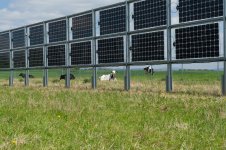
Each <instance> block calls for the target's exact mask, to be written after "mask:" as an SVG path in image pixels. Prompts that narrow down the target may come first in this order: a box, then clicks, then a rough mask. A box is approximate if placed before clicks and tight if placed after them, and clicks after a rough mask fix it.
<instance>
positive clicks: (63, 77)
mask: <svg viewBox="0 0 226 150" xmlns="http://www.w3.org/2000/svg"><path fill="white" fill-rule="evenodd" d="M66 78H67V75H66V74H63V75H61V76H60V80H65V79H66ZM74 79H75V76H74V75H73V74H70V80H74Z"/></svg>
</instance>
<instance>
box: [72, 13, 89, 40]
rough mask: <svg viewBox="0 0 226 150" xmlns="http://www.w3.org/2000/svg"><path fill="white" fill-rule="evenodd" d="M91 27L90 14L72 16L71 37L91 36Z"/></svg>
mask: <svg viewBox="0 0 226 150" xmlns="http://www.w3.org/2000/svg"><path fill="white" fill-rule="evenodd" d="M92 28H93V27H92V14H87V15H84V16H78V17H74V18H72V28H71V29H72V34H73V39H79V38H85V37H91V36H92V35H93V29H92Z"/></svg>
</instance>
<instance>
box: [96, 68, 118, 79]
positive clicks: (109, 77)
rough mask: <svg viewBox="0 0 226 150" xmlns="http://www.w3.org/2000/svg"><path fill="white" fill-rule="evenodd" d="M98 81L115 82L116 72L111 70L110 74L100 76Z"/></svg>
mask: <svg viewBox="0 0 226 150" xmlns="http://www.w3.org/2000/svg"><path fill="white" fill-rule="evenodd" d="M99 80H100V81H111V80H112V81H116V80H117V79H116V71H115V70H113V71H112V72H111V73H110V74H107V75H102V76H100V77H99Z"/></svg>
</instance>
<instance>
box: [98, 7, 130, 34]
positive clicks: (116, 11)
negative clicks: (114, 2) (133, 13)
mask: <svg viewBox="0 0 226 150" xmlns="http://www.w3.org/2000/svg"><path fill="white" fill-rule="evenodd" d="M99 25H100V35H105V34H111V33H118V32H124V31H126V7H125V6H121V7H117V8H112V9H108V10H103V11H100V22H99Z"/></svg>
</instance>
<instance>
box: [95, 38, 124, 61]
mask: <svg viewBox="0 0 226 150" xmlns="http://www.w3.org/2000/svg"><path fill="white" fill-rule="evenodd" d="M96 52H97V63H99V64H110V63H123V62H125V39H124V37H113V38H107V39H99V40H97V51H96Z"/></svg>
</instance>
